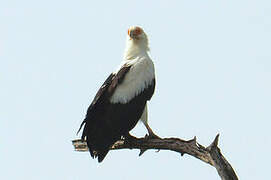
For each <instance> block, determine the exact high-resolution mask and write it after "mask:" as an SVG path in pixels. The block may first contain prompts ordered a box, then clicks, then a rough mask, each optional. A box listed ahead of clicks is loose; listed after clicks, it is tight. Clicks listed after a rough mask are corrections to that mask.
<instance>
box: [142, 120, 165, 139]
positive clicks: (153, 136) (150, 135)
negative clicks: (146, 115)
mask: <svg viewBox="0 0 271 180" xmlns="http://www.w3.org/2000/svg"><path fill="white" fill-rule="evenodd" d="M144 125H145V127H146V128H147V130H148V134H149V135H148V136H145V138H148V139H161V138H160V137H159V136H157V135H156V134H154V132H153V131H152V129H151V127H150V126H149V125H148V124H147V123H144Z"/></svg>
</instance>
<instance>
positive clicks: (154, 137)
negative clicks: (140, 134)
mask: <svg viewBox="0 0 271 180" xmlns="http://www.w3.org/2000/svg"><path fill="white" fill-rule="evenodd" d="M144 139H146V140H149V139H161V138H160V137H159V136H157V135H156V134H154V133H150V134H149V135H147V134H146V135H145V138H144Z"/></svg>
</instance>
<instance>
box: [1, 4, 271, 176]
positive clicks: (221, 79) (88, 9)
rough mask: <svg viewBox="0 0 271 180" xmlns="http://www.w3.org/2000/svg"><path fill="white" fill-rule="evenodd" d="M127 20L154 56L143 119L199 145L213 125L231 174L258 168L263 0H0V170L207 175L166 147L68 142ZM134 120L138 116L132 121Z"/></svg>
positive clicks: (265, 67)
mask: <svg viewBox="0 0 271 180" xmlns="http://www.w3.org/2000/svg"><path fill="white" fill-rule="evenodd" d="M131 25H140V26H142V27H143V28H144V29H145V31H146V33H147V34H148V35H149V40H150V48H151V52H150V55H151V57H152V59H153V60H154V63H155V67H156V76H157V87H156V92H155V95H154V96H153V99H152V101H151V102H150V103H149V121H150V125H151V127H152V128H153V129H154V131H155V132H156V133H157V134H158V135H160V136H161V137H171V136H174V137H180V138H183V139H190V138H193V136H197V137H198V141H199V143H201V144H203V145H209V144H210V143H211V141H212V140H213V138H214V137H215V135H216V134H217V133H220V135H221V136H220V141H219V146H220V148H221V150H222V153H223V154H224V155H225V157H226V158H227V159H228V160H229V162H230V163H231V164H232V166H233V167H234V169H235V171H236V173H237V175H238V176H239V178H240V179H246V180H249V179H269V174H268V173H269V170H270V164H269V161H270V158H269V157H268V156H266V154H268V153H270V148H271V142H270V137H271V136H270V126H271V124H270V120H271V93H270V92H271V2H270V1H268V0H257V1H256V0H254V1H252V0H239V1H236V0H228V1H221V0H216V1H215V0H205V1H184V0H179V1H177V0H176V1H158V0H155V1H151V0H150V1H143V0H139V1H127V0H126V1H90V0H78V1H74V0H72V1H71V0H65V1H64V0H59V1H53V0H47V1H34V0H24V1H19V0H17V1H16V0H8V1H1V2H0V82H1V88H0V99H1V101H0V119H1V128H0V137H1V140H0V141H1V148H0V154H1V165H0V169H1V174H0V179H27V180H37V179H38V180H48V179H50V180H60V179H63V180H64V179H65V180H82V179H108V178H111V179H119V180H128V179H129V180H136V179H138V178H141V179H158V180H159V179H199V178H202V179H214V180H215V179H219V177H218V174H217V172H216V170H215V169H214V168H213V167H211V166H209V165H208V164H205V163H203V162H201V161H199V160H197V159H195V158H193V157H190V156H188V155H185V156H184V157H181V156H180V155H179V154H177V153H174V152H168V151H160V152H159V153H155V151H147V152H146V153H145V154H144V155H143V156H142V157H138V153H139V152H138V151H137V150H120V151H114V152H110V153H109V155H108V156H107V157H106V159H105V160H104V162H103V163H102V164H98V163H97V161H95V160H93V159H91V158H90V156H89V153H79V152H75V151H74V150H73V147H72V145H71V140H72V139H74V138H77V136H76V134H75V133H76V131H77V129H78V127H79V125H80V123H81V121H82V119H83V118H84V115H85V112H86V109H87V107H88V105H89V104H90V103H91V101H92V98H93V97H94V95H95V93H96V91H97V90H98V88H99V87H100V85H101V84H102V83H103V81H104V80H105V78H106V77H107V76H108V74H109V73H110V72H111V71H112V70H114V69H115V68H116V67H117V65H118V64H119V63H120V61H121V59H122V54H123V50H124V46H125V38H126V33H127V29H128V27H129V26H131ZM145 132H146V130H145V129H144V127H143V126H142V125H141V124H139V125H138V126H137V128H136V129H135V130H134V131H133V133H134V134H135V135H137V136H143V135H144V133H145ZM268 158H269V159H268Z"/></svg>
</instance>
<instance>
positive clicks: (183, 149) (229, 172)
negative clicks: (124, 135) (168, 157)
mask: <svg viewBox="0 0 271 180" xmlns="http://www.w3.org/2000/svg"><path fill="white" fill-rule="evenodd" d="M218 137H219V134H218V135H217V136H216V137H215V139H214V141H213V142H212V143H211V144H210V145H209V146H208V147H204V146H202V145H200V144H199V143H197V141H196V137H194V139H192V140H188V141H185V140H182V139H179V138H163V139H162V138H155V139H150V138H146V137H145V138H136V139H133V140H132V141H131V140H130V141H127V140H119V141H117V142H116V143H115V144H114V145H113V146H112V148H111V149H112V150H117V149H140V153H139V155H142V154H143V153H144V152H145V151H146V150H148V149H157V150H171V151H175V152H179V153H181V155H182V156H183V155H184V154H189V155H191V156H193V157H196V158H198V159H200V160H202V161H204V162H206V163H208V164H210V165H211V166H214V167H215V168H216V170H217V172H218V174H219V176H220V177H221V179H222V180H238V178H237V176H236V174H235V172H234V170H233V168H232V167H231V165H230V163H229V162H228V161H227V160H226V158H225V157H224V156H223V155H222V153H221V152H220V149H219V148H218V146H217V145H218ZM72 143H73V145H74V148H75V150H76V151H83V152H85V151H88V148H87V145H86V142H84V141H82V140H81V139H76V140H73V141H72Z"/></svg>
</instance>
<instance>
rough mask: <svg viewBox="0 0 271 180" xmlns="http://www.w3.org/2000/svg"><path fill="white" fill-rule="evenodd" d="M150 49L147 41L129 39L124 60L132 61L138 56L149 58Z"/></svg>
mask: <svg viewBox="0 0 271 180" xmlns="http://www.w3.org/2000/svg"><path fill="white" fill-rule="evenodd" d="M148 51H149V47H148V42H147V40H130V39H127V42H126V49H125V52H124V59H125V60H131V59H134V58H136V57H138V56H145V55H147V56H148V53H147V52H148Z"/></svg>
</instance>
